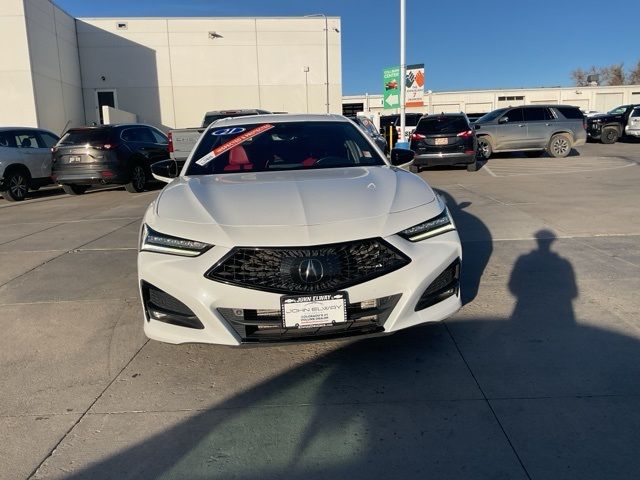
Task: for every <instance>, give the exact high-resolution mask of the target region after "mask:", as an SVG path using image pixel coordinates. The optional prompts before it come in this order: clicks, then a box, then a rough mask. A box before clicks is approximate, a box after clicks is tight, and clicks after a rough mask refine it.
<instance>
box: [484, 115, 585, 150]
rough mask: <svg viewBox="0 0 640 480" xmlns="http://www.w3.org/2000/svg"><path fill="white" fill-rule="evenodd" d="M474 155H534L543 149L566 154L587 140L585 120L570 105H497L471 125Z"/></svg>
mask: <svg viewBox="0 0 640 480" xmlns="http://www.w3.org/2000/svg"><path fill="white" fill-rule="evenodd" d="M473 126H474V128H475V130H476V135H477V137H478V154H479V155H480V156H482V157H484V158H485V159H488V158H489V157H490V156H491V154H492V153H494V152H525V154H526V155H527V156H531V157H537V156H540V155H542V154H543V153H544V152H545V151H546V152H548V153H549V155H551V156H552V157H561V158H562V157H566V156H567V155H569V153H570V152H571V148H573V147H577V146H579V145H584V143H585V142H586V141H587V131H586V127H587V122H586V119H585V117H584V115H583V114H582V112H581V111H580V109H578V107H573V106H571V105H526V106H522V107H509V108H499V109H498V110H494V111H493V112H489V113H487V114H486V115H484V116H482V117H480V118H479V119H478V120H476V121H475V122H474V124H473Z"/></svg>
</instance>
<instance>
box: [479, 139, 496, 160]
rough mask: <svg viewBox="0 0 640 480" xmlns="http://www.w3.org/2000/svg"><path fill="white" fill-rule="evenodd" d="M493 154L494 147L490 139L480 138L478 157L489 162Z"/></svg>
mask: <svg viewBox="0 0 640 480" xmlns="http://www.w3.org/2000/svg"><path fill="white" fill-rule="evenodd" d="M492 153H493V147H492V146H491V140H489V137H486V136H485V137H478V157H480V158H481V159H482V160H489V157H490V156H491V154H492Z"/></svg>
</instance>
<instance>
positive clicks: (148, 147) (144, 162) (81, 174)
mask: <svg viewBox="0 0 640 480" xmlns="http://www.w3.org/2000/svg"><path fill="white" fill-rule="evenodd" d="M167 145H168V140H167V137H166V136H165V134H164V133H162V132H161V131H160V130H158V129H157V128H154V127H150V126H148V125H140V124H123V125H102V126H99V127H86V128H72V129H70V130H69V131H67V133H65V134H64V135H63V137H62V138H61V139H60V141H59V142H58V143H57V144H56V146H55V147H53V148H52V152H53V165H52V169H51V170H52V171H51V178H52V179H53V181H54V182H56V183H58V184H60V185H62V188H63V189H64V191H65V192H67V193H69V194H71V195H80V194H82V193H84V192H85V191H86V190H87V188H89V186H91V185H96V184H115V185H124V186H125V189H126V190H127V191H128V192H132V193H134V192H141V191H143V190H144V189H145V187H146V185H147V183H148V182H149V181H150V180H151V179H152V177H151V169H150V166H151V164H152V163H155V162H158V161H160V160H164V159H167V158H169V150H168V148H167Z"/></svg>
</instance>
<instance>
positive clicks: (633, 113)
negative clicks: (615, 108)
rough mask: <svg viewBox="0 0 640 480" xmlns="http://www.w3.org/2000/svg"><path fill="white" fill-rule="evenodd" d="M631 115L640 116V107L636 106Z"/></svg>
mask: <svg viewBox="0 0 640 480" xmlns="http://www.w3.org/2000/svg"><path fill="white" fill-rule="evenodd" d="M631 116H632V117H634V118H635V117H640V107H638V108H635V109H634V110H633V112H631Z"/></svg>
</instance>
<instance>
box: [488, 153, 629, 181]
mask: <svg viewBox="0 0 640 480" xmlns="http://www.w3.org/2000/svg"><path fill="white" fill-rule="evenodd" d="M489 163H490V165H491V166H490V167H489V166H488V164H487V165H484V166H483V168H482V169H483V170H487V173H488V174H489V175H491V176H493V177H521V176H533V175H558V174H571V173H585V172H595V171H603V170H616V169H620V168H628V167H632V166H636V165H638V164H637V163H636V162H635V161H631V160H629V159H625V158H619V157H578V158H568V159H567V158H564V159H555V158H543V159H522V158H512V159H502V158H500V159H493V160H490V161H489Z"/></svg>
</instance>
